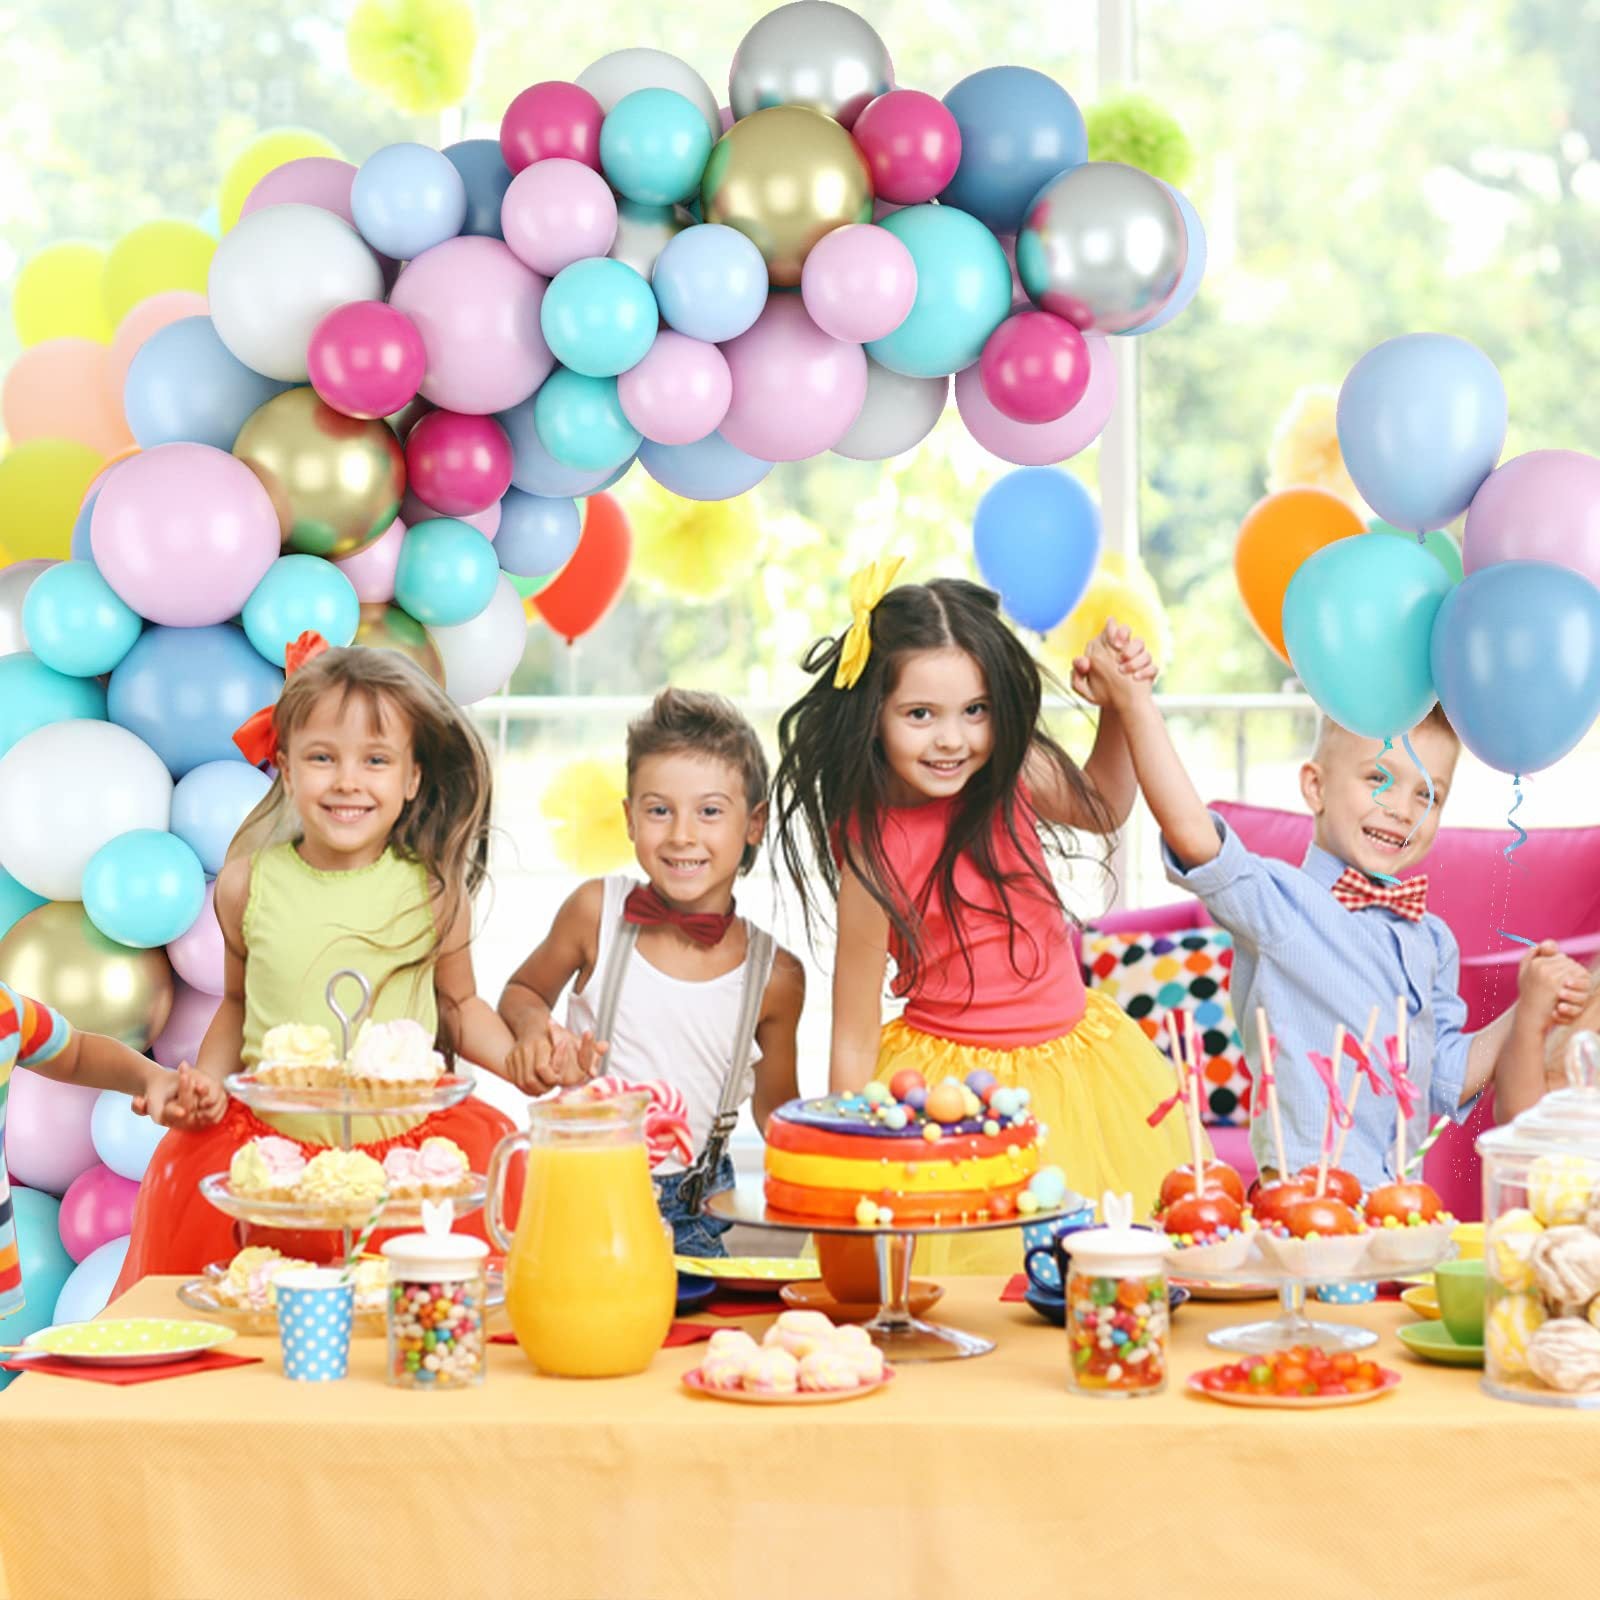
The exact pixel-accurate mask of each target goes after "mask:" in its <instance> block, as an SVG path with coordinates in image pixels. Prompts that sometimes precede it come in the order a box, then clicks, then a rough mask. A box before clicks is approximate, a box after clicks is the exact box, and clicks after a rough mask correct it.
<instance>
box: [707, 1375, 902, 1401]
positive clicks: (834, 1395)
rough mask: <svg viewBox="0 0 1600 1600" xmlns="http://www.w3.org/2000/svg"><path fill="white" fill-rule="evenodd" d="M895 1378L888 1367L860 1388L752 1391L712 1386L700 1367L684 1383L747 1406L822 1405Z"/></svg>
mask: <svg viewBox="0 0 1600 1600" xmlns="http://www.w3.org/2000/svg"><path fill="white" fill-rule="evenodd" d="M893 1382H894V1368H893V1367H885V1368H884V1369H883V1376H882V1377H881V1378H879V1379H878V1381H877V1382H876V1383H864V1384H862V1385H861V1386H860V1387H859V1388H857V1389H819V1390H815V1391H806V1392H796V1393H794V1394H753V1393H751V1392H750V1391H749V1390H747V1389H713V1388H711V1387H710V1386H709V1385H708V1384H706V1383H705V1381H704V1380H703V1379H702V1378H701V1376H700V1369H699V1368H698V1367H695V1368H693V1369H692V1370H691V1371H689V1372H686V1373H684V1375H683V1386H684V1388H685V1389H687V1390H689V1391H690V1393H691V1394H703V1395H706V1396H708V1397H709V1398H711V1399H712V1400H734V1401H737V1402H738V1403H739V1404H741V1405H747V1406H820V1405H827V1404H828V1403H829V1402H830V1401H833V1400H859V1399H860V1398H861V1397H862V1396H863V1395H868V1394H876V1393H877V1392H878V1390H879V1389H887V1388H888V1387H889V1385H890V1384H891V1383H893Z"/></svg>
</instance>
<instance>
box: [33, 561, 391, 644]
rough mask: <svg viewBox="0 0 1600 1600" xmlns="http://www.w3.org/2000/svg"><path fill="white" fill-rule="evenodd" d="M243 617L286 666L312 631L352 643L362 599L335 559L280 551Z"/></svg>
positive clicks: (256, 640)
mask: <svg viewBox="0 0 1600 1600" xmlns="http://www.w3.org/2000/svg"><path fill="white" fill-rule="evenodd" d="M35 587H37V585H35ZM240 620H241V621H242V622H243V623H244V631H245V637H246V638H247V639H249V641H250V643H251V644H253V645H254V646H255V647H256V650H257V651H258V652H259V653H260V654H261V655H263V656H265V657H266V658H267V660H268V661H270V662H271V663H272V664H273V666H275V667H281V666H282V665H283V658H284V655H285V652H287V650H288V648H289V646H290V645H291V644H293V643H294V641H295V640H296V639H298V638H299V637H300V635H301V634H302V633H305V632H307V631H310V632H312V633H320V634H321V635H322V637H323V638H324V639H326V640H327V641H328V643H329V644H331V645H336V646H337V645H347V644H349V643H350V641H351V640H352V639H354V638H355V636H356V629H357V628H358V627H359V626H360V624H361V600H360V597H359V596H358V595H357V594H356V590H355V585H354V584H353V583H351V581H350V580H349V579H348V578H347V577H345V575H344V574H343V573H342V572H341V571H340V570H339V569H338V568H337V567H336V566H334V564H333V563H332V562H331V561H324V560H323V559H322V557H321V556H306V555H293V556H279V557H278V559H277V560H276V561H274V562H273V563H272V565H271V566H270V567H268V568H267V573H266V576H265V577H264V578H263V579H262V580H261V582H260V583H258V584H257V585H256V586H255V588H254V589H253V590H251V592H250V598H249V599H248V600H246V601H245V603H244V611H243V613H242V614H241V616H240Z"/></svg>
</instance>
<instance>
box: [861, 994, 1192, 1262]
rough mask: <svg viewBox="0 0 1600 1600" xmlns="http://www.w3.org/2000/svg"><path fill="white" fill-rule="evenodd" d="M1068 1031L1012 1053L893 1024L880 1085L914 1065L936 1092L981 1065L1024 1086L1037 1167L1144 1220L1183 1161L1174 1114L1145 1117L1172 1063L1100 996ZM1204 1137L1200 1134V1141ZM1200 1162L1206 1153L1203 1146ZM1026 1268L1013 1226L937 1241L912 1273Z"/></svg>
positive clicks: (1170, 1079)
mask: <svg viewBox="0 0 1600 1600" xmlns="http://www.w3.org/2000/svg"><path fill="white" fill-rule="evenodd" d="M1086 999H1087V1005H1086V1007H1085V1009H1084V1013H1083V1016H1082V1017H1081V1018H1080V1019H1079V1021H1078V1025H1077V1026H1076V1027H1075V1028H1074V1029H1073V1030H1072V1032H1071V1033H1069V1034H1065V1035H1063V1037H1061V1038H1059V1039H1051V1040H1050V1041H1049V1042H1048V1043H1045V1044H1035V1045H1025V1046H1023V1047H1022V1048H1021V1049H1017V1050H990V1049H986V1048H984V1047H982V1046H979V1045H966V1044H956V1043H955V1042H954V1041H952V1040H950V1039H940V1038H936V1037H935V1036H934V1035H933V1034H930V1033H921V1032H919V1031H918V1030H917V1029H915V1028H912V1027H909V1026H907V1024H906V1023H904V1022H903V1021H899V1020H896V1021H894V1022H891V1023H889V1024H888V1025H887V1026H886V1027H885V1028H884V1030H883V1042H882V1044H881V1045H880V1046H879V1049H878V1071H877V1076H878V1079H879V1081H880V1082H883V1083H887V1082H888V1081H889V1079H890V1078H892V1077H893V1076H894V1075H895V1073H897V1072H900V1071H903V1070H904V1069H905V1068H907V1067H912V1068H915V1069H916V1071H918V1072H920V1073H921V1074H922V1076H923V1077H924V1078H925V1079H927V1081H928V1084H929V1085H930V1086H932V1085H933V1084H935V1083H938V1082H939V1081H940V1079H942V1078H964V1077H966V1075H967V1074H968V1073H969V1072H972V1071H975V1070H976V1069H978V1068H980V1067H981V1068H983V1069H984V1070H985V1071H987V1072H992V1073H993V1074H994V1075H995V1077H996V1078H997V1079H998V1080H999V1081H1000V1082H1001V1083H1002V1084H1004V1085H1007V1086H1008V1087H1012V1088H1018V1089H1026V1090H1027V1091H1028V1093H1029V1095H1030V1096H1031V1102H1030V1103H1031V1106H1032V1110H1033V1114H1034V1117H1035V1118H1036V1119H1037V1121H1038V1122H1039V1124H1040V1126H1041V1127H1043V1128H1044V1129H1045V1130H1046V1132H1045V1137H1044V1139H1043V1141H1042V1142H1041V1145H1040V1152H1039V1153H1040V1162H1041V1165H1045V1166H1050V1165H1054V1166H1058V1167H1060V1168H1061V1170H1062V1171H1063V1172H1065V1173H1066V1175H1067V1183H1068V1185H1069V1186H1070V1187H1071V1188H1073V1189H1075V1190H1077V1192H1078V1193H1079V1194H1081V1195H1083V1196H1084V1197H1085V1198H1086V1199H1089V1200H1092V1201H1094V1202H1095V1203H1096V1204H1098V1203H1099V1200H1100V1196H1101V1195H1102V1194H1103V1193H1104V1192H1105V1191H1106V1190H1107V1189H1109V1190H1111V1191H1112V1193H1114V1194H1123V1193H1127V1194H1131V1195H1132V1196H1133V1214H1134V1216H1135V1217H1136V1218H1138V1217H1146V1216H1148V1215H1149V1214H1150V1210H1151V1208H1152V1207H1153V1206H1154V1204H1155V1201H1156V1196H1157V1195H1158V1193H1159V1192H1160V1189H1161V1180H1162V1179H1163V1178H1164V1177H1165V1176H1166V1175H1167V1174H1168V1173H1169V1172H1170V1171H1171V1170H1172V1169H1173V1168H1174V1167H1176V1166H1179V1165H1181V1164H1182V1163H1183V1162H1185V1161H1187V1160H1188V1159H1189V1154H1190V1152H1189V1140H1188V1134H1187V1132H1186V1131H1185V1128H1184V1122H1183V1117H1182V1115H1181V1113H1180V1112H1178V1111H1174V1112H1173V1114H1172V1115H1170V1116H1169V1117H1167V1119H1166V1120H1165V1121H1164V1122H1162V1123H1161V1125H1160V1126H1159V1127H1155V1128H1152V1127H1151V1126H1150V1122H1149V1117H1150V1113H1151V1112H1152V1111H1153V1110H1155V1108H1156V1107H1157V1106H1158V1105H1160V1103H1161V1102H1162V1101H1163V1100H1165V1099H1167V1098H1168V1096H1170V1095H1171V1094H1172V1092H1173V1090H1174V1088H1175V1087H1176V1078H1175V1075H1174V1073H1173V1070H1172V1064H1171V1063H1170V1062H1169V1061H1168V1060H1167V1058H1166V1057H1165V1056H1164V1055H1162V1054H1161V1052H1160V1051H1159V1050H1157V1049H1156V1047H1155V1046H1154V1045H1153V1044H1151V1043H1150V1041H1149V1040H1148V1039H1147V1038H1146V1037H1145V1036H1144V1033H1143V1032H1142V1031H1141V1029H1140V1027H1139V1025H1138V1024H1137V1023H1136V1022H1134V1021H1133V1019H1132V1018H1131V1017H1129V1016H1128V1015H1127V1013H1126V1012H1124V1011H1123V1010H1122V1009H1121V1007H1120V1006H1118V1005H1117V1004H1116V1003H1115V1001H1112V1000H1110V999H1108V998H1107V997H1106V996H1105V995H1103V994H1101V993H1099V992H1098V991H1097V990H1094V989H1091V990H1089V992H1088V995H1087V996H1086ZM1202 1137H1203V1135H1202ZM1205 1155H1206V1157H1207V1159H1209V1158H1210V1155H1211V1145H1210V1141H1209V1140H1207V1141H1206V1145H1205ZM1021 1267H1022V1235H1021V1232H1020V1230H1018V1229H1014V1228H1013V1229H1002V1230H999V1231H996V1232H993V1233H969V1234H937V1235H933V1236H930V1237H929V1238H926V1239H924V1240H922V1241H921V1243H920V1244H919V1245H918V1246H917V1256H916V1262H915V1265H914V1268H913V1270H914V1271H916V1272H918V1273H920V1274H923V1275H928V1274H933V1275H936V1276H937V1275H940V1274H944V1275H949V1274H951V1273H962V1272H990V1273H996V1272H1003V1273H1008V1274H1009V1273H1013V1272H1017V1271H1020V1270H1021Z"/></svg>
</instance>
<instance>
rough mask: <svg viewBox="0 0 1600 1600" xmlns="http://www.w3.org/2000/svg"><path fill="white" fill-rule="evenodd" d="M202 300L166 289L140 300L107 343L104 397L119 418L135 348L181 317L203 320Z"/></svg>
mask: <svg viewBox="0 0 1600 1600" xmlns="http://www.w3.org/2000/svg"><path fill="white" fill-rule="evenodd" d="M205 314H206V297H205V296H204V295H203V294H196V293H195V292H194V290H193V289H166V290H163V291H162V292H161V293H160V294H153V295H151V296H150V298H149V299H148V300H141V301H140V302H139V303H138V305H136V306H135V307H134V308H133V310H132V311H130V312H129V313H128V314H127V316H125V317H124V318H123V319H122V321H121V322H119V323H118V324H117V331H116V334H115V335H114V336H113V338H112V340H111V359H110V360H109V361H108V362H107V363H106V384H107V389H106V393H107V396H108V397H109V398H110V400H111V402H112V404H113V405H114V406H115V407H116V411H117V415H118V416H121V415H122V390H123V386H124V385H125V384H126V383H127V381H128V368H129V367H130V366H132V365H133V358H134V357H135V356H136V355H138V353H139V347H140V346H141V345H142V344H143V343H144V342H145V340H146V339H148V338H149V337H150V335H151V334H153V333H159V332H160V331H161V329H163V328H165V327H166V326H167V325H168V324H169V323H173V322H177V321H179V320H180V319H181V318H183V317H203V316H204V315H205Z"/></svg>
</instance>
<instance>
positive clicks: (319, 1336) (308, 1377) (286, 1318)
mask: <svg viewBox="0 0 1600 1600" xmlns="http://www.w3.org/2000/svg"><path fill="white" fill-rule="evenodd" d="M342 1277H343V1273H342V1271H341V1270H340V1269H339V1268H338V1267H302V1268H299V1269H298V1270H296V1271H294V1272H286V1273H284V1274H283V1275H282V1276H281V1277H280V1278H278V1279H277V1280H276V1283H275V1284H274V1287H275V1288H276V1290H277V1296H278V1338H279V1340H280V1342H281V1343H282V1345H283V1373H284V1376H285V1377H286V1378H294V1379H297V1380H298V1381H299V1382H301V1383H331V1382H332V1381H333V1380H334V1379H335V1378H342V1377H343V1376H344V1375H345V1373H346V1372H347V1371H348V1370H349V1365H350V1318H351V1314H352V1312H353V1311H354V1309H355V1294H356V1291H355V1285H354V1284H353V1283H344V1282H341V1281H340V1280H341V1278H342Z"/></svg>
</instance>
